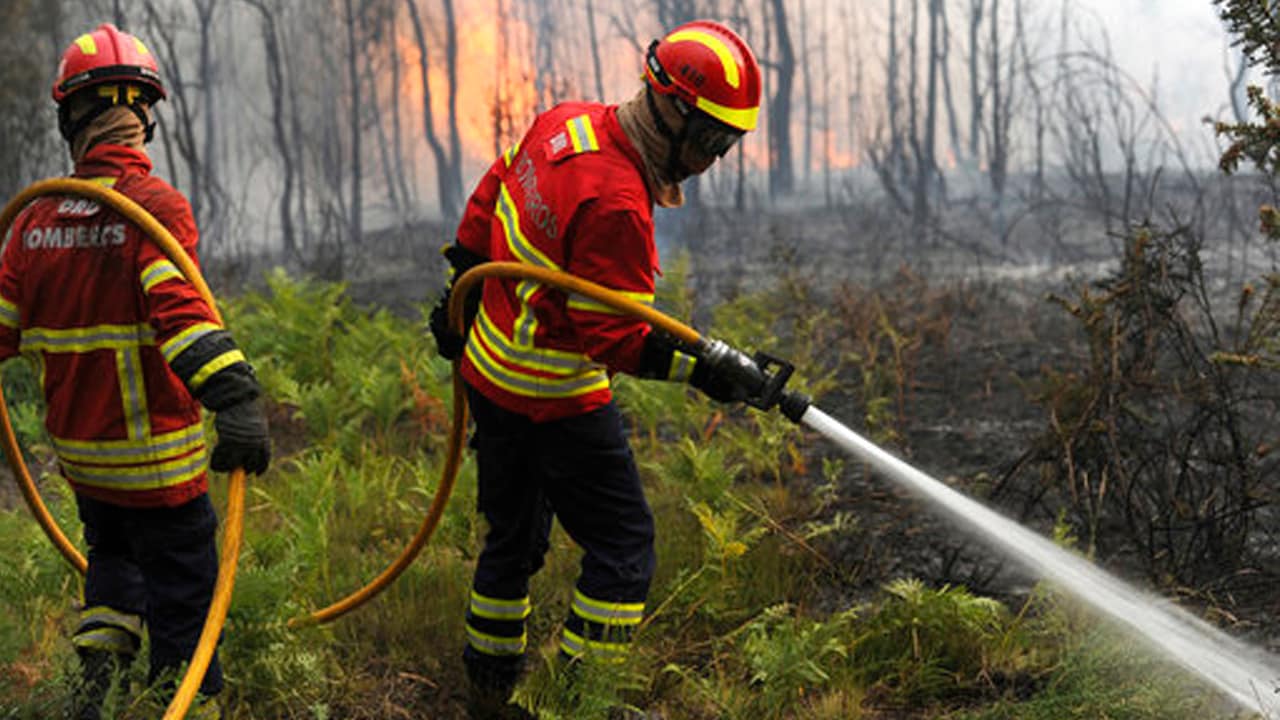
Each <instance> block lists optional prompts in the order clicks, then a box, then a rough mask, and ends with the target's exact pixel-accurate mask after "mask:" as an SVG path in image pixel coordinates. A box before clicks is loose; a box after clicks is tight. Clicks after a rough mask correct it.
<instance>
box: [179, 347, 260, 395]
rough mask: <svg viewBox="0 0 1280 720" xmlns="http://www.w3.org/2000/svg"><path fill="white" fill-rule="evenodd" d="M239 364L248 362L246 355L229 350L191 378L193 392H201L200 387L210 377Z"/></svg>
mask: <svg viewBox="0 0 1280 720" xmlns="http://www.w3.org/2000/svg"><path fill="white" fill-rule="evenodd" d="M238 362H247V361H246V360H245V359H244V353H243V352H241V351H240V350H228V351H226V352H224V353H222V354H221V355H219V356H218V357H216V358H214V359H212V360H210V361H209V362H207V363H205V364H204V365H203V366H201V367H200V369H199V370H197V371H196V374H195V375H192V376H191V390H192V391H195V390H199V389H200V386H201V385H203V384H204V381H205V380H208V379H209V376H211V375H213V374H214V373H216V372H218V371H219V370H221V369H223V368H225V367H227V366H229V365H234V364H236V363H238Z"/></svg>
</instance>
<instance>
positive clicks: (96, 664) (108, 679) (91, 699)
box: [71, 648, 133, 720]
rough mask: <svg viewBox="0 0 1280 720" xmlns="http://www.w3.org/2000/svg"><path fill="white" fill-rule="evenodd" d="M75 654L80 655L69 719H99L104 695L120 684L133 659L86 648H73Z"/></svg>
mask: <svg viewBox="0 0 1280 720" xmlns="http://www.w3.org/2000/svg"><path fill="white" fill-rule="evenodd" d="M76 652H77V654H79V656H80V684H79V685H78V686H77V687H76V690H75V693H74V696H73V699H72V709H71V718H72V720H101V718H102V706H103V705H104V704H105V703H106V701H107V695H108V694H109V693H110V692H111V688H112V687H114V686H117V685H119V684H120V682H121V677H122V676H123V675H124V671H125V670H127V669H128V668H129V665H130V664H131V663H132V662H133V656H132V655H127V654H124V653H118V652H112V651H109V650H93V649H88V648H77V650H76Z"/></svg>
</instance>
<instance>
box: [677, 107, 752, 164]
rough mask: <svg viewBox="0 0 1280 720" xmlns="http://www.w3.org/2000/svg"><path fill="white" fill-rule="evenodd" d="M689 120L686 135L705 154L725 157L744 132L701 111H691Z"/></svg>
mask: <svg viewBox="0 0 1280 720" xmlns="http://www.w3.org/2000/svg"><path fill="white" fill-rule="evenodd" d="M688 122H689V127H688V130H687V132H686V135H685V137H686V138H687V139H688V141H689V143H690V144H691V145H693V147H694V148H695V149H697V150H698V151H700V152H702V153H703V154H704V155H708V156H712V157H724V155H725V153H727V152H729V151H730V150H731V149H733V146H734V144H735V143H737V142H738V138H740V137H742V136H743V134H744V133H743V132H742V131H741V130H738V129H737V128H733V127H729V126H728V125H725V124H724V123H722V122H720V121H718V120H716V119H714V118H712V117H710V116H708V115H706V114H704V113H701V112H695V113H690V114H689V119H688Z"/></svg>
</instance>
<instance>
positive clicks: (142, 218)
mask: <svg viewBox="0 0 1280 720" xmlns="http://www.w3.org/2000/svg"><path fill="white" fill-rule="evenodd" d="M44 195H75V196H80V197H84V198H88V199H90V200H95V201H97V202H99V203H101V204H103V205H106V206H108V207H110V208H112V209H113V210H115V211H116V212H119V213H120V214H121V215H123V216H125V217H126V218H127V219H128V220H129V221H130V222H132V223H133V224H135V225H137V226H138V227H140V228H142V230H143V232H144V233H146V235H147V236H148V237H149V238H151V240H152V241H153V242H155V243H156V245H158V246H159V247H160V249H161V250H162V251H164V254H165V255H167V256H168V258H169V260H170V261H172V262H173V264H174V265H176V266H177V267H178V269H179V270H180V271H181V272H182V274H183V276H184V277H186V279H187V281H188V282H190V283H191V284H192V285H194V286H195V287H196V290H197V291H199V293H200V295H201V296H202V297H203V298H204V301H205V302H206V303H208V305H209V309H210V310H211V311H212V312H213V315H214V318H215V319H216V320H217V322H218V324H219V325H221V324H222V316H221V315H220V314H219V313H218V306H217V304H216V303H215V302H214V299H213V293H211V292H210V291H209V286H208V285H206V284H205V281H204V277H203V276H202V275H201V274H200V270H199V268H197V267H196V265H195V263H194V262H192V261H191V258H190V257H188V256H187V253H186V251H185V250H183V249H182V246H181V245H179V244H178V241H177V240H175V239H174V237H173V235H172V234H170V232H169V231H168V229H166V228H165V226H164V225H161V224H160V222H159V221H157V220H156V219H155V218H154V217H152V215H151V213H149V212H147V210H146V209H145V208H143V207H142V206H141V205H139V204H137V203H136V202H134V201H133V200H131V199H129V198H127V197H125V196H124V195H122V194H120V193H118V192H116V191H115V190H112V189H111V188H108V187H106V186H104V185H99V184H98V183H95V182H92V181H89V180H79V179H75V178H53V179H49V180H41V181H40V182H37V183H35V184H33V185H31V186H30V187H28V188H27V189H26V190H23V191H22V192H20V193H18V195H17V196H15V197H14V198H13V199H12V200H10V201H9V204H8V205H6V206H5V208H4V210H3V211H0V235H3V234H4V233H5V232H7V231H8V229H9V226H10V225H11V224H12V223H13V219H14V218H15V217H16V216H17V214H18V213H19V212H20V211H21V210H22V209H23V208H24V207H26V206H27V203H29V202H31V201H32V200H34V199H35V198H37V197H41V196H44ZM0 435H3V439H2V442H0V444H3V446H4V453H5V455H6V456H7V457H8V459H9V465H10V467H12V468H13V474H14V477H15V478H16V479H17V481H18V487H19V488H20V489H21V490H22V496H23V497H24V498H25V499H26V501H27V505H28V506H29V507H30V508H31V513H32V514H33V515H35V517H36V521H37V522H39V523H40V527H42V528H44V531H45V534H46V535H48V536H49V539H50V540H52V541H53V544H54V545H55V546H56V547H57V548H58V550H59V551H60V552H61V553H62V555H63V557H65V558H66V559H67V561H68V562H70V563H71V564H72V566H74V567H75V568H76V569H77V570H79V571H80V572H81V573H84V572H85V569H86V568H87V567H88V564H87V563H86V561H85V559H84V556H83V555H81V554H80V553H79V551H77V550H76V548H75V547H74V546H73V545H72V544H71V542H70V541H69V540H68V539H67V536H66V535H65V534H64V533H63V532H62V529H61V528H59V527H58V523H57V521H56V520H54V519H53V516H52V515H51V514H50V513H49V510H48V508H47V507H45V504H44V502H43V501H42V500H41V499H40V493H39V491H38V490H37V489H36V486H35V483H34V482H33V481H32V479H31V473H30V472H29V471H28V470H27V464H26V462H25V461H24V460H23V459H22V452H21V450H20V449H19V447H18V440H17V437H16V435H15V434H14V431H13V425H12V423H10V421H9V409H8V406H7V404H6V403H5V401H4V393H3V391H0ZM244 486H245V479H244V470H242V469H237V470H235V471H233V472H232V473H231V476H230V479H229V482H228V486H227V511H226V515H225V519H224V522H225V525H224V526H223V535H222V554H221V558H220V561H219V563H218V579H217V582H216V584H215V585H214V588H213V599H212V601H211V602H210V604H209V614H208V615H207V616H206V618H205V622H204V628H203V630H202V631H201V632H200V639H199V641H198V643H197V645H196V650H195V653H194V654H193V655H192V656H191V662H190V663H189V664H188V666H187V672H186V675H185V676H183V678H182V682H181V683H180V684H179V685H178V689H177V692H176V693H175V694H174V696H173V700H172V702H170V704H169V709H168V711H167V712H165V715H164V720H178V719H179V718H182V717H184V716H185V715H186V714H187V709H188V708H189V707H190V706H191V702H192V701H193V700H194V699H195V696H196V692H197V691H198V690H199V687H200V681H201V680H202V679H203V678H204V674H205V671H206V670H207V669H208V668H209V663H210V662H211V661H212V660H213V652H214V648H215V647H216V646H217V643H218V636H219V635H220V634H221V633H222V625H223V623H224V622H225V621H226V619H227V609H228V608H229V607H230V605H231V590H232V587H233V586H234V584H235V577H236V564H237V562H238V560H239V557H240V541H241V538H242V536H243V531H244Z"/></svg>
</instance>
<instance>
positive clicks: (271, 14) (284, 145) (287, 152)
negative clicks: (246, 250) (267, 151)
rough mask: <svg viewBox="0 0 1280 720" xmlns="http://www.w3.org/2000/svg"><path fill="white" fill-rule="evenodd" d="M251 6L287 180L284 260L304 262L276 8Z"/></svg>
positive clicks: (282, 209)
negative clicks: (295, 217) (255, 15)
mask: <svg viewBox="0 0 1280 720" xmlns="http://www.w3.org/2000/svg"><path fill="white" fill-rule="evenodd" d="M244 2H245V3H247V4H248V5H249V6H250V7H252V8H254V9H255V10H257V11H258V14H259V19H260V25H259V30H260V32H261V34H262V48H263V51H264V53H265V54H266V65H265V69H266V76H267V88H268V90H269V91H270V94H271V131H272V139H273V140H274V142H275V148H276V152H277V153H278V154H279V156H280V164H281V166H282V172H283V174H284V177H283V178H282V182H283V183H284V188H283V190H282V191H281V193H280V203H279V210H278V212H279V214H280V235H281V240H282V243H283V248H284V254H285V257H287V258H290V259H293V260H301V256H300V252H299V248H298V241H297V238H296V237H295V233H294V228H293V188H294V183H295V182H296V176H297V173H298V169H297V163H296V161H295V158H294V154H293V147H292V146H291V145H290V143H289V137H288V133H287V132H286V130H285V120H286V118H285V89H284V84H285V78H284V67H285V66H284V62H283V59H282V58H281V53H280V38H279V35H278V33H277V31H276V15H277V13H278V8H277V7H276V6H274V5H273V6H271V7H268V5H267V2H266V0H244Z"/></svg>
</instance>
